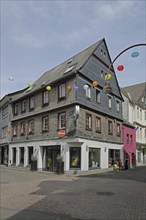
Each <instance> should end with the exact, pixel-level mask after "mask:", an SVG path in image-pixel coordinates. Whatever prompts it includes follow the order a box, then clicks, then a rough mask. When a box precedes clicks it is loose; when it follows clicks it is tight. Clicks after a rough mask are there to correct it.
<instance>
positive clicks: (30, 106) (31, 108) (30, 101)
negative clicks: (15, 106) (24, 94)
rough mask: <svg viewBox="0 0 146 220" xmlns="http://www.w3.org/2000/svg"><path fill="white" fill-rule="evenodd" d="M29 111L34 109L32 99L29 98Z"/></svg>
mask: <svg viewBox="0 0 146 220" xmlns="http://www.w3.org/2000/svg"><path fill="white" fill-rule="evenodd" d="M29 109H30V110H33V109H34V97H31V98H30V99H29Z"/></svg>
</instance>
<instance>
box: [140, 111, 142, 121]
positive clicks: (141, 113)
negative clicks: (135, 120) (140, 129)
mask: <svg viewBox="0 0 146 220" xmlns="http://www.w3.org/2000/svg"><path fill="white" fill-rule="evenodd" d="M140 120H142V109H140Z"/></svg>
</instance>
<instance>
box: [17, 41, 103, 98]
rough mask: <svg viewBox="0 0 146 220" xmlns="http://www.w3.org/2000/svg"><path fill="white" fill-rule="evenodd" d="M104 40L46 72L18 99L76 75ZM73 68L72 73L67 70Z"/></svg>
mask: <svg viewBox="0 0 146 220" xmlns="http://www.w3.org/2000/svg"><path fill="white" fill-rule="evenodd" d="M103 40H104V38H103V39H101V40H99V41H98V42H96V43H94V44H93V45H91V46H89V47H88V48H86V49H85V50H83V51H81V52H79V53H78V54H76V55H74V56H72V57H71V58H69V59H67V60H66V61H65V62H63V63H61V64H59V65H58V66H56V67H55V68H53V69H51V70H49V71H47V72H45V73H44V74H43V75H41V76H40V77H39V78H38V79H37V80H36V81H35V82H34V83H33V84H34V86H33V87H32V88H31V89H30V90H29V88H28V90H29V91H28V92H27V91H25V92H23V93H22V94H20V95H19V96H17V98H16V99H19V98H21V97H22V96H26V95H28V94H31V93H32V92H35V91H37V90H39V89H41V88H43V87H46V86H47V85H50V84H52V83H53V82H54V83H55V81H58V80H59V79H63V78H66V77H67V76H70V75H72V74H75V72H76V71H77V70H79V69H80V68H82V67H83V66H84V64H85V63H86V62H87V61H88V59H89V58H90V56H91V55H92V54H93V52H94V51H95V50H96V49H97V47H98V46H99V45H100V43H101V42H102V41H103ZM72 66H73V68H72V69H71V70H70V71H67V69H68V68H71V67H72ZM65 71H67V72H65Z"/></svg>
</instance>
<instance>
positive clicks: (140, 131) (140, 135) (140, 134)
mask: <svg viewBox="0 0 146 220" xmlns="http://www.w3.org/2000/svg"><path fill="white" fill-rule="evenodd" d="M139 138H142V128H140V130H139Z"/></svg>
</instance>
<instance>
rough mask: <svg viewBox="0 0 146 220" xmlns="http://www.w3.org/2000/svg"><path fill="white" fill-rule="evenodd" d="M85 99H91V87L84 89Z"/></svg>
mask: <svg viewBox="0 0 146 220" xmlns="http://www.w3.org/2000/svg"><path fill="white" fill-rule="evenodd" d="M86 98H87V99H91V87H90V86H89V88H88V89H86Z"/></svg>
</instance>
